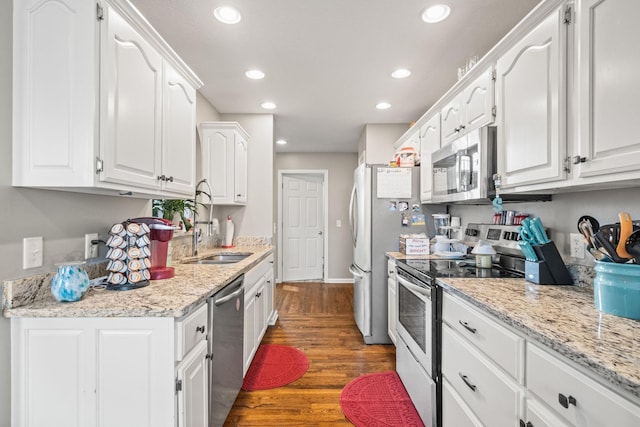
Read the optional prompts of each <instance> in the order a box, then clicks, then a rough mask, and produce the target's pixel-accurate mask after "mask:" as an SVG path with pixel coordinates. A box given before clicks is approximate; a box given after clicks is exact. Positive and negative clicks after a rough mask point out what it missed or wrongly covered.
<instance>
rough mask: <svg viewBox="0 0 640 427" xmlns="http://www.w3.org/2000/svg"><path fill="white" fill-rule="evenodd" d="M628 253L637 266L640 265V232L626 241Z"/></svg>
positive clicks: (637, 231) (632, 234)
mask: <svg viewBox="0 0 640 427" xmlns="http://www.w3.org/2000/svg"><path fill="white" fill-rule="evenodd" d="M625 249H626V251H627V252H628V253H629V254H630V255H631V256H632V257H633V260H634V262H635V263H636V264H640V230H636V231H634V232H633V233H631V235H629V237H628V238H627V240H626V241H625Z"/></svg>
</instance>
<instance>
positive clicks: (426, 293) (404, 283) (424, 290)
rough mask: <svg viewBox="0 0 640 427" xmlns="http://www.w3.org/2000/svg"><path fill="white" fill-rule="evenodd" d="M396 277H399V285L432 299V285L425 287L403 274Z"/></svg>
mask: <svg viewBox="0 0 640 427" xmlns="http://www.w3.org/2000/svg"><path fill="white" fill-rule="evenodd" d="M396 277H397V279H398V284H399V285H402V286H404V287H405V288H407V289H409V290H410V291H412V292H413V293H416V294H420V295H423V296H425V297H427V298H428V299H431V288H430V287H427V288H423V287H421V286H418V285H414V284H413V283H411V282H410V281H408V280H407V279H405V278H404V277H402V276H396Z"/></svg>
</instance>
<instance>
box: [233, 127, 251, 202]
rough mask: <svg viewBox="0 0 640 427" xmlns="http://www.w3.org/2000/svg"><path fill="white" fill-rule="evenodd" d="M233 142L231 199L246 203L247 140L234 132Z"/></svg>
mask: <svg viewBox="0 0 640 427" xmlns="http://www.w3.org/2000/svg"><path fill="white" fill-rule="evenodd" d="M234 138H235V143H234V179H235V182H234V193H233V200H234V201H235V202H236V203H241V204H244V203H247V192H248V188H247V172H248V165H247V161H248V156H247V148H248V147H247V140H246V139H245V138H243V137H242V135H240V134H239V133H236V134H235V136H234Z"/></svg>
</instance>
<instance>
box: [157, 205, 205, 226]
mask: <svg viewBox="0 0 640 427" xmlns="http://www.w3.org/2000/svg"><path fill="white" fill-rule="evenodd" d="M151 207H152V214H153V216H155V217H157V216H159V215H160V214H162V218H164V219H168V220H173V217H174V216H175V214H176V213H177V214H179V215H180V219H182V222H183V223H184V227H185V230H187V231H189V230H190V229H191V227H193V224H191V223H190V222H189V221H187V218H186V211H187V210H189V211H191V212H193V213H197V212H198V206H197V204H196V203H194V201H193V200H190V199H164V200H162V199H154V200H153V201H152V202H151Z"/></svg>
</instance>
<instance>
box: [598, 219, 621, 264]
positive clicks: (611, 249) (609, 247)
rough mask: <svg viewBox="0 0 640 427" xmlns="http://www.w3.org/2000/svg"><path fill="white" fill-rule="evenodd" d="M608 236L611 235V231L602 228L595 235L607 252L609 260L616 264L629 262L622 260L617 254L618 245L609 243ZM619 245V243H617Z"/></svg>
mask: <svg viewBox="0 0 640 427" xmlns="http://www.w3.org/2000/svg"><path fill="white" fill-rule="evenodd" d="M607 235H610V232H609V230H608V229H607V228H606V227H600V230H599V231H598V232H597V233H596V234H595V238H596V241H597V242H598V243H599V244H600V246H601V247H602V248H603V249H604V250H605V251H606V253H607V255H609V258H611V259H612V260H613V261H614V262H627V261H628V260H627V259H625V258H620V257H619V256H618V253H617V252H616V245H615V244H613V243H611V242H610V241H609V238H608V237H607ZM616 243H617V241H616Z"/></svg>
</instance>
